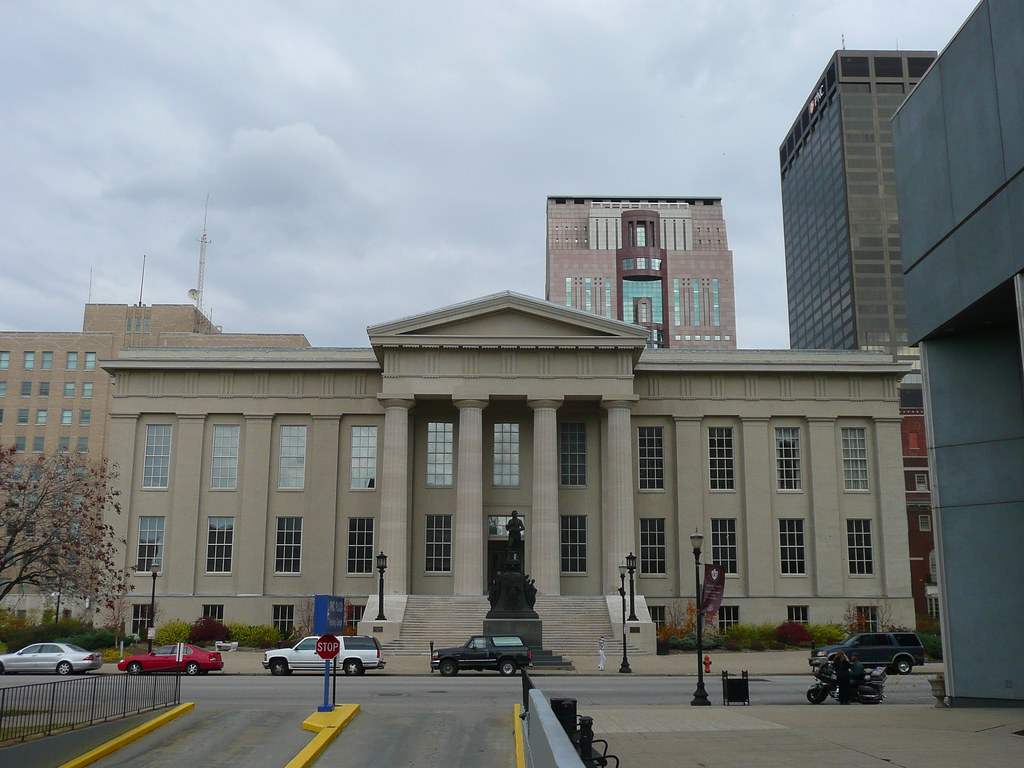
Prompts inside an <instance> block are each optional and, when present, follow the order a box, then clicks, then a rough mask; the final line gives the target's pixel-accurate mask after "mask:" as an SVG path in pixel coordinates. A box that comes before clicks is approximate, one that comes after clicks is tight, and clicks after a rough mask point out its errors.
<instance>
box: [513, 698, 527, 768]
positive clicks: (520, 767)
mask: <svg viewBox="0 0 1024 768" xmlns="http://www.w3.org/2000/svg"><path fill="white" fill-rule="evenodd" d="M522 707H523V705H522V704H516V705H515V706H514V707H512V738H513V739H515V743H516V768H526V747H525V745H524V744H523V720H522V718H520V717H519V713H520V710H521V709H522Z"/></svg>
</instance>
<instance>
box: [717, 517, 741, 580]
mask: <svg viewBox="0 0 1024 768" xmlns="http://www.w3.org/2000/svg"><path fill="white" fill-rule="evenodd" d="M711 562H712V563H716V564H717V565H720V566H722V568H724V569H725V572H726V573H738V570H737V569H738V565H739V563H738V559H737V537H736V518H734V517H713V518H711Z"/></svg>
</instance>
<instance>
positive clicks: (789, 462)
mask: <svg viewBox="0 0 1024 768" xmlns="http://www.w3.org/2000/svg"><path fill="white" fill-rule="evenodd" d="M775 479H776V483H777V485H776V487H777V488H778V489H779V490H780V491H799V490H800V489H801V488H802V487H803V485H802V481H801V478H800V428H799V427H776V428H775Z"/></svg>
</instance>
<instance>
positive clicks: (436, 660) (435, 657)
mask: <svg viewBox="0 0 1024 768" xmlns="http://www.w3.org/2000/svg"><path fill="white" fill-rule="evenodd" d="M528 666H530V649H529V648H527V646H526V643H524V642H523V638H521V637H520V636H519V635H473V637H471V638H469V640H467V641H466V643H465V645H460V646H459V647H458V648H441V649H438V650H435V651H434V653H433V654H432V655H431V658H430V668H431V669H437V670H440V671H441V674H442V675H444V676H445V677H449V676H451V675H457V674H459V671H460V670H463V669H473V670H476V671H477V672H480V671H483V670H495V671H497V672H499V673H500V674H502V675H514V674H515V673H516V670H518V669H519V668H520V667H528Z"/></svg>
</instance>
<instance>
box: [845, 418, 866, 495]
mask: <svg viewBox="0 0 1024 768" xmlns="http://www.w3.org/2000/svg"><path fill="white" fill-rule="evenodd" d="M842 444H843V488H844V489H845V490H847V491H866V490H867V489H868V441H867V431H866V430H865V429H864V427H843V429H842Z"/></svg>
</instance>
